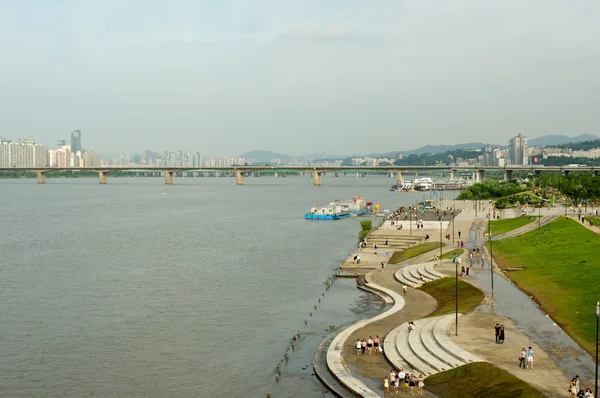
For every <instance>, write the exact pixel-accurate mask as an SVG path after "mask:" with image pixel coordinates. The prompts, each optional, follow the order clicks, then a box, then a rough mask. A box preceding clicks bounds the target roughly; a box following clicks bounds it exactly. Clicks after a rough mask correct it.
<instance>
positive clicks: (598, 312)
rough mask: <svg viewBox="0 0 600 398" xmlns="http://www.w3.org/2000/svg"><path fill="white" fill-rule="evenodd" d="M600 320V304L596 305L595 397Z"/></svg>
mask: <svg viewBox="0 0 600 398" xmlns="http://www.w3.org/2000/svg"><path fill="white" fill-rule="evenodd" d="M599 319H600V302H598V303H596V380H594V386H595V387H594V397H597V396H598V320H599Z"/></svg>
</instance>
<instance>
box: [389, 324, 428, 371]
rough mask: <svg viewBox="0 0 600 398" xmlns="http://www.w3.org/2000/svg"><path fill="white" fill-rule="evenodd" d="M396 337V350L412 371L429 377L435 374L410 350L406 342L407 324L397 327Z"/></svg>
mask: <svg viewBox="0 0 600 398" xmlns="http://www.w3.org/2000/svg"><path fill="white" fill-rule="evenodd" d="M396 329H398V335H397V336H396V347H397V348H398V352H400V356H401V357H402V359H404V361H405V362H406V363H408V364H409V365H410V366H411V367H412V368H413V369H415V370H416V371H418V372H419V373H421V374H423V375H425V376H430V375H432V374H435V373H437V371H436V370H435V369H433V368H432V367H431V366H429V365H428V364H427V363H425V362H424V361H423V360H421V358H420V357H419V356H418V355H417V354H415V352H414V351H413V350H412V348H410V344H409V342H408V338H409V336H408V335H409V332H408V324H406V323H403V324H402V325H400V326H398V327H397V328H396ZM415 332H416V331H412V332H410V333H415Z"/></svg>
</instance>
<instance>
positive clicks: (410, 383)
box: [383, 369, 425, 397]
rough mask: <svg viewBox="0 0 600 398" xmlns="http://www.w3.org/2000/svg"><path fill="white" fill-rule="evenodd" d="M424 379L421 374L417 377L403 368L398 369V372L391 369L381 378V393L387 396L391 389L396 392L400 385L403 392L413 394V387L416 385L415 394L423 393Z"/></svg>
mask: <svg viewBox="0 0 600 398" xmlns="http://www.w3.org/2000/svg"><path fill="white" fill-rule="evenodd" d="M424 380H425V378H424V377H423V375H421V374H420V375H419V376H418V377H417V376H415V375H414V374H413V373H408V372H405V371H404V369H400V370H399V371H398V373H396V371H395V370H394V369H392V370H391V371H390V374H389V376H386V377H385V379H383V395H384V396H385V397H387V396H388V395H389V394H391V392H392V391H393V392H394V393H396V394H397V393H398V392H399V391H400V387H401V386H402V390H403V391H404V392H406V393H408V392H410V394H411V395H415V387H417V395H423V387H425V382H424Z"/></svg>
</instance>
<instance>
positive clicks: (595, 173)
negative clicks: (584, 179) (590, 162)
mask: <svg viewBox="0 0 600 398" xmlns="http://www.w3.org/2000/svg"><path fill="white" fill-rule="evenodd" d="M592 174H593V175H594V176H596V177H598V176H599V175H600V170H592Z"/></svg>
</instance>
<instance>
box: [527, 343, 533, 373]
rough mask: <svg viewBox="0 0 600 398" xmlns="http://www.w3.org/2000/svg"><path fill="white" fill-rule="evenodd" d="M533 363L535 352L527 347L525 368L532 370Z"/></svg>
mask: <svg viewBox="0 0 600 398" xmlns="http://www.w3.org/2000/svg"><path fill="white" fill-rule="evenodd" d="M534 362H535V352H533V348H531V347H529V349H528V350H527V367H530V368H531V369H533V363H534Z"/></svg>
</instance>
